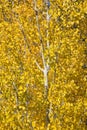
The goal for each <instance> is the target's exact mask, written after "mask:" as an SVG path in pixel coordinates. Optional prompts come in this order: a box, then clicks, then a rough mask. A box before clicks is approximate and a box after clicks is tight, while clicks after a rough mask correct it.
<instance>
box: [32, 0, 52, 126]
mask: <svg viewBox="0 0 87 130" xmlns="http://www.w3.org/2000/svg"><path fill="white" fill-rule="evenodd" d="M45 2H46V3H45V5H46V21H47V31H46V38H47V47H46V48H47V49H48V52H49V30H48V29H49V19H50V17H49V13H48V10H49V7H48V5H47V2H49V1H45ZM34 10H35V12H36V22H37V29H38V33H39V38H40V43H41V55H42V62H43V69H42V68H41V67H40V65H39V64H38V63H37V62H36V65H37V67H38V68H39V70H41V71H42V72H43V75H44V87H45V92H44V95H45V100H46V101H48V72H49V53H48V56H47V61H46V60H45V59H46V58H45V56H44V46H43V39H42V36H41V32H40V25H39V19H38V15H39V12H38V9H37V3H36V0H34ZM50 110H51V109H50V108H49V107H47V109H46V126H47V127H48V124H49V123H50V119H49V111H50Z"/></svg>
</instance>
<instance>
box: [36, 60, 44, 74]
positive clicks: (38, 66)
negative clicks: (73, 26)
mask: <svg viewBox="0 0 87 130" xmlns="http://www.w3.org/2000/svg"><path fill="white" fill-rule="evenodd" d="M35 63H36V65H37V67H38V68H39V70H41V71H42V72H44V69H42V68H41V67H40V65H39V64H38V62H37V61H35Z"/></svg>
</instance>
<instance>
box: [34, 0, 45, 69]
mask: <svg viewBox="0 0 87 130" xmlns="http://www.w3.org/2000/svg"><path fill="white" fill-rule="evenodd" d="M34 10H35V12H36V22H37V28H38V33H39V38H40V42H41V53H42V61H43V65H44V68H45V66H46V62H45V58H44V46H43V43H42V36H41V32H40V26H39V20H38V9H37V4H36V0H34Z"/></svg>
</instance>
